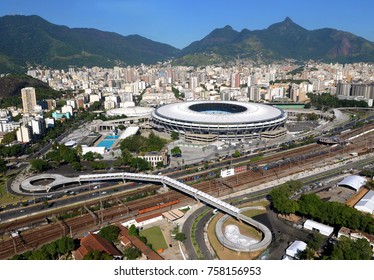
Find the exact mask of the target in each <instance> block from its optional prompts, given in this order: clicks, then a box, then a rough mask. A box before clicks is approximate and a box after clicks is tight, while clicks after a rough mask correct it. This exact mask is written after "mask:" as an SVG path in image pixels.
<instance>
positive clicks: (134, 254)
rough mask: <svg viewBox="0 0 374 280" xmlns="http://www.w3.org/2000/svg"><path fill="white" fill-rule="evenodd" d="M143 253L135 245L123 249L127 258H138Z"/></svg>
mask: <svg viewBox="0 0 374 280" xmlns="http://www.w3.org/2000/svg"><path fill="white" fill-rule="evenodd" d="M141 255H142V252H141V251H140V250H139V249H138V248H135V247H126V248H125V250H124V251H123V256H124V257H125V258H126V259H127V260H136V259H137V258H139V257H140V256H141Z"/></svg>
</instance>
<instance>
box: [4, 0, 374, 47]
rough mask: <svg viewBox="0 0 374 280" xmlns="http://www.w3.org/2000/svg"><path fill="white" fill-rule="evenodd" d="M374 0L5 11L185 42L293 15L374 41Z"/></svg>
mask: <svg viewBox="0 0 374 280" xmlns="http://www.w3.org/2000/svg"><path fill="white" fill-rule="evenodd" d="M373 11H374V1H373V0H355V1H352V0H350V1H348V0H340V1H339V0H313V1H311V0H309V1H308V0H283V1H282V0H265V1H261V0H214V1H213V0H212V1H210V0H185V1H181V0H64V1H61V0H59V1H57V0H1V4H0V16H3V15H14V14H18V15H32V14H35V15H39V16H41V17H43V18H44V19H46V20H48V21H50V22H52V23H54V24H59V25H66V26H68V27H71V28H73V27H91V28H97V29H100V30H104V31H113V32H117V33H119V34H122V35H130V34H139V35H141V36H144V37H146V38H149V39H151V40H154V41H158V42H162V43H167V44H170V45H172V46H174V47H177V48H183V47H186V46H187V45H189V44H190V43H192V42H193V41H196V40H200V39H201V38H203V37H204V36H206V35H207V34H208V33H209V32H211V31H212V30H213V29H215V28H219V27H224V26H225V25H231V26H232V27H233V28H234V29H235V30H238V31H240V30H242V29H243V28H247V29H249V30H258V29H265V28H267V27H268V26H269V25H271V24H273V23H276V22H280V21H282V20H284V18H285V17H287V16H289V17H290V18H291V19H292V20H293V21H294V22H295V23H297V24H299V25H301V26H302V27H304V28H306V29H310V30H313V29H318V28H323V27H331V28H336V29H340V30H344V31H349V32H352V33H354V34H356V35H359V36H362V37H364V38H366V39H368V40H370V41H374V19H373V16H372V14H373Z"/></svg>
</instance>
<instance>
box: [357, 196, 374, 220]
mask: <svg viewBox="0 0 374 280" xmlns="http://www.w3.org/2000/svg"><path fill="white" fill-rule="evenodd" d="M354 207H355V208H356V209H357V210H359V211H362V212H366V213H369V214H374V191H372V190H370V191H368V192H367V193H366V194H365V195H364V197H363V198H361V199H360V201H359V202H357V203H356V205H355V206H354Z"/></svg>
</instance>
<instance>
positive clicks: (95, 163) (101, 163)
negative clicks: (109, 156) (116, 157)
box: [91, 161, 109, 170]
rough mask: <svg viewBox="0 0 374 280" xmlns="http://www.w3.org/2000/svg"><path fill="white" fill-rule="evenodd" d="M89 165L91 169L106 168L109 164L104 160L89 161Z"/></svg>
mask: <svg viewBox="0 0 374 280" xmlns="http://www.w3.org/2000/svg"><path fill="white" fill-rule="evenodd" d="M91 167H92V168H93V169H96V170H97V169H107V168H108V167H109V164H108V163H107V162H106V161H93V162H91Z"/></svg>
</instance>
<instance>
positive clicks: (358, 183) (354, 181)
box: [338, 175, 366, 192]
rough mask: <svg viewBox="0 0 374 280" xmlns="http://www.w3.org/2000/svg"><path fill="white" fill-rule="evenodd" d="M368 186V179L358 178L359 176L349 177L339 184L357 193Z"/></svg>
mask: <svg viewBox="0 0 374 280" xmlns="http://www.w3.org/2000/svg"><path fill="white" fill-rule="evenodd" d="M365 184H366V179H365V178H363V177H361V176H357V175H351V176H348V177H345V178H344V179H343V180H342V181H340V182H339V183H338V186H348V187H350V188H352V189H354V190H355V191H356V192H357V191H358V190H359V189H360V188H361V187H362V186H363V185H365Z"/></svg>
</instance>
